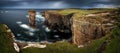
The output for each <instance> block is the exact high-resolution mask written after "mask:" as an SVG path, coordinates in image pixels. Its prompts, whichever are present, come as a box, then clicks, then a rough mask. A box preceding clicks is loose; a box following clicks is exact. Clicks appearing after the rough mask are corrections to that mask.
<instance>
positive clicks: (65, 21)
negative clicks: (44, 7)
mask: <svg viewBox="0 0 120 53" xmlns="http://www.w3.org/2000/svg"><path fill="white" fill-rule="evenodd" d="M116 13H117V12H115V11H104V12H99V13H98V12H97V13H90V14H84V15H82V16H79V15H80V14H78V13H73V12H72V13H70V14H68V15H61V14H59V13H56V12H47V11H46V12H44V16H45V18H46V23H47V24H46V25H48V27H49V28H50V29H52V30H60V31H61V30H63V32H64V31H65V29H68V30H71V32H72V34H73V35H72V36H73V37H72V39H73V43H74V44H77V45H78V46H81V45H86V44H88V43H90V42H91V40H94V39H98V38H100V37H102V36H105V35H106V34H107V33H109V32H110V30H111V29H112V28H113V27H114V26H113V23H114V22H115V20H114V19H112V18H113V17H114V16H115V14H116ZM76 16H78V18H76ZM82 47H83V46H82Z"/></svg>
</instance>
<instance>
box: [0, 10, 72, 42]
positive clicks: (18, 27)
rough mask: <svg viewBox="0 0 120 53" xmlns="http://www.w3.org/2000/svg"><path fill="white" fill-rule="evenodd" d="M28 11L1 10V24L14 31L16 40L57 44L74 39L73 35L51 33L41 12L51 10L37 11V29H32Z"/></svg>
mask: <svg viewBox="0 0 120 53" xmlns="http://www.w3.org/2000/svg"><path fill="white" fill-rule="evenodd" d="M28 10H29V9H0V23H2V24H6V25H7V26H8V27H9V28H10V29H11V30H12V32H13V33H14V35H15V39H16V40H19V41H29V42H40V41H49V42H56V41H61V40H68V39H70V38H71V37H72V34H71V33H62V32H51V29H49V28H48V27H47V26H45V25H44V22H45V18H44V17H43V16H42V15H41V12H44V11H45V10H51V9H35V11H36V12H37V14H36V28H31V27H30V26H29V21H28V20H29V19H28V17H29V16H28ZM52 10H53V9H52ZM54 10H55V9H54Z"/></svg>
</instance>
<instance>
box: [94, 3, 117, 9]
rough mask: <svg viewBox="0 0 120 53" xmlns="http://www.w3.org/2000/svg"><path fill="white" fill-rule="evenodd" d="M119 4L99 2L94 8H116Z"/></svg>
mask: <svg viewBox="0 0 120 53" xmlns="http://www.w3.org/2000/svg"><path fill="white" fill-rule="evenodd" d="M116 7H118V6H115V5H112V4H109V5H107V4H97V5H95V6H94V8H116Z"/></svg>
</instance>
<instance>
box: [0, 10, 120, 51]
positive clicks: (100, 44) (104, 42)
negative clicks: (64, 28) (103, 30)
mask: <svg viewBox="0 0 120 53" xmlns="http://www.w3.org/2000/svg"><path fill="white" fill-rule="evenodd" d="M51 11H52V10H51ZM54 11H55V12H59V13H60V14H63V15H67V14H69V13H74V12H75V13H76V12H77V13H76V16H74V18H75V19H76V18H77V19H79V17H81V16H83V15H86V14H91V13H97V12H104V11H111V9H109V10H108V9H105V10H104V9H102V10H99V9H98V10H79V9H66V10H58V11H56V10H54ZM116 18H117V21H118V22H117V23H116V24H115V25H116V26H117V27H116V28H114V29H112V31H111V32H110V33H109V34H107V35H105V36H104V37H102V38H100V39H96V40H93V41H91V43H90V44H89V45H88V46H86V47H83V48H78V47H77V45H74V44H71V43H68V42H56V43H54V44H49V45H47V47H46V48H41V49H40V48H34V47H30V48H26V49H22V53H101V52H103V53H120V51H119V49H120V42H119V41H120V14H118V15H116ZM3 32H6V31H5V28H4V27H3V25H2V24H0V52H2V53H14V52H15V51H14V48H13V47H12V42H13V40H12V39H11V38H9V36H7V33H3Z"/></svg>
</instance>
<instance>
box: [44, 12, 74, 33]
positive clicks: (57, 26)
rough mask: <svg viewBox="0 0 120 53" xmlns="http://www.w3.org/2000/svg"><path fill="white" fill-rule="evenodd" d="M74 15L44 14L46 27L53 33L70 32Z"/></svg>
mask: <svg viewBox="0 0 120 53" xmlns="http://www.w3.org/2000/svg"><path fill="white" fill-rule="evenodd" d="M73 14H74V13H71V14H68V15H61V14H58V13H56V12H47V11H45V12H44V15H43V16H44V17H45V25H46V26H47V27H49V29H51V30H52V31H54V30H56V31H60V32H70V31H71V25H72V23H73V22H72V16H73Z"/></svg>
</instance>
